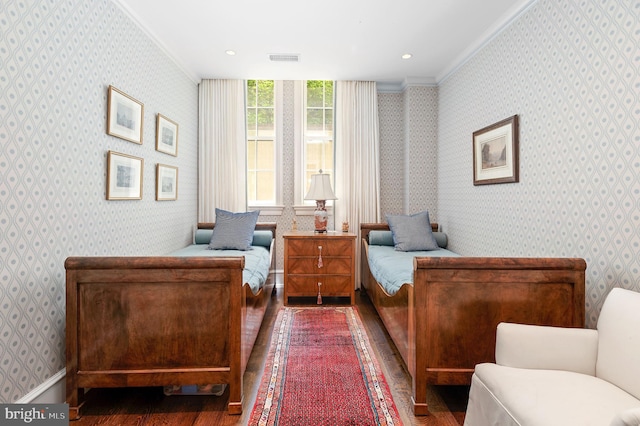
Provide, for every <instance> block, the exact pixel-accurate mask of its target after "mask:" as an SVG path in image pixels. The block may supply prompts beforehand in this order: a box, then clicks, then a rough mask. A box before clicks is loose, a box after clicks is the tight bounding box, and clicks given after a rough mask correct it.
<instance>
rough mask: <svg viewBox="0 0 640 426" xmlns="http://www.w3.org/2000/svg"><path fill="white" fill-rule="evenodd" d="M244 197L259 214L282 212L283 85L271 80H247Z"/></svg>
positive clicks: (277, 213)
mask: <svg viewBox="0 0 640 426" xmlns="http://www.w3.org/2000/svg"><path fill="white" fill-rule="evenodd" d="M246 93H247V199H248V204H249V208H250V209H260V211H261V214H265V215H279V214H281V213H282V190H281V187H282V185H281V181H282V179H281V177H280V174H281V171H280V170H281V167H280V163H281V155H280V152H281V149H280V147H281V145H282V119H281V115H280V111H281V110H282V88H281V82H275V81H273V80H247V87H246Z"/></svg>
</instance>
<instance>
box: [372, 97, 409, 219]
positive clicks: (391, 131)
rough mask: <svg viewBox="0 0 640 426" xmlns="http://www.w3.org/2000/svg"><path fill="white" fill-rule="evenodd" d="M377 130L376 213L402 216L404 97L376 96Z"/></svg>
mask: <svg viewBox="0 0 640 426" xmlns="http://www.w3.org/2000/svg"><path fill="white" fill-rule="evenodd" d="M378 119H379V128H380V212H381V214H382V216H383V217H384V215H386V214H402V213H404V211H403V209H404V198H405V197H404V194H405V190H404V188H405V166H404V153H405V150H404V96H403V94H402V93H378Z"/></svg>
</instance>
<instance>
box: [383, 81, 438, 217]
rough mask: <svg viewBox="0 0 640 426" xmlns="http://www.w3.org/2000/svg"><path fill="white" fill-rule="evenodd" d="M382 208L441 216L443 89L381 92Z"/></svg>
mask: <svg viewBox="0 0 640 426" xmlns="http://www.w3.org/2000/svg"><path fill="white" fill-rule="evenodd" d="M378 114H379V120H380V206H381V212H382V215H383V217H384V215H386V214H403V213H407V214H412V213H417V212H420V211H423V210H428V211H429V214H430V216H429V217H430V219H431V220H432V221H436V220H437V207H438V206H437V201H438V185H437V183H438V175H437V152H438V143H437V142H438V89H437V87H429V86H409V87H407V88H406V89H405V90H404V91H402V93H379V94H378Z"/></svg>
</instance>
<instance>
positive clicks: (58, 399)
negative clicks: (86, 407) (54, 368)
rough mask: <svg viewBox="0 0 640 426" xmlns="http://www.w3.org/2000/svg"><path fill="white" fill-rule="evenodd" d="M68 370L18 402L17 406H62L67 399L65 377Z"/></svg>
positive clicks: (37, 387) (59, 373)
mask: <svg viewBox="0 0 640 426" xmlns="http://www.w3.org/2000/svg"><path fill="white" fill-rule="evenodd" d="M65 376H66V369H64V368H63V369H62V370H60V371H58V372H57V373H56V374H54V375H53V376H51V377H49V378H48V379H47V380H45V381H44V382H43V383H41V384H39V385H38V386H36V387H35V388H34V389H33V390H32V391H31V392H29V393H28V394H26V395H25V396H23V397H22V398H20V399H19V400H17V401H16V402H15V403H16V404H62V403H63V402H64V401H65V399H66V386H65V380H64V377H65Z"/></svg>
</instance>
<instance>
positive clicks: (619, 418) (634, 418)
mask: <svg viewBox="0 0 640 426" xmlns="http://www.w3.org/2000/svg"><path fill="white" fill-rule="evenodd" d="M637 425H640V407H637V408H630V409H628V410H625V411H622V412H620V413H618V414H616V416H615V417H614V418H613V420H612V421H611V424H610V425H609V426H637Z"/></svg>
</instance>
